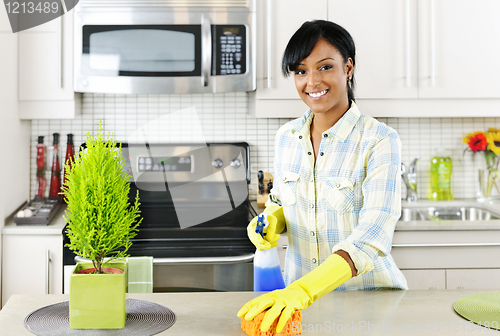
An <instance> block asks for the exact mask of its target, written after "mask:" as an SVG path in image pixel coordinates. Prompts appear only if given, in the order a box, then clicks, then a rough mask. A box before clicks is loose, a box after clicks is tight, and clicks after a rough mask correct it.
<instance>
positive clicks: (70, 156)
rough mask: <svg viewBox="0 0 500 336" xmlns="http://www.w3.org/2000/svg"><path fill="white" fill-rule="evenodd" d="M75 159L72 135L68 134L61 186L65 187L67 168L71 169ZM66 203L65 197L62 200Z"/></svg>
mask: <svg viewBox="0 0 500 336" xmlns="http://www.w3.org/2000/svg"><path fill="white" fill-rule="evenodd" d="M74 158H75V147H74V145H73V134H71V133H70V134H68V142H67V145H66V158H65V159H64V180H63V185H66V179H67V175H68V168H70V169H71V166H72V165H73V160H74ZM64 200H65V201H66V197H65V198H64Z"/></svg>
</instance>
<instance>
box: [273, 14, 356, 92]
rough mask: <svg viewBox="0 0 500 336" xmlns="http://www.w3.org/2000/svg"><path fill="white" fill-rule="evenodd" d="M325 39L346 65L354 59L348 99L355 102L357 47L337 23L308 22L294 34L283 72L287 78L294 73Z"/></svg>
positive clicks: (286, 52)
mask: <svg viewBox="0 0 500 336" xmlns="http://www.w3.org/2000/svg"><path fill="white" fill-rule="evenodd" d="M321 38H324V39H325V40H326V41H327V42H328V43H330V44H331V45H332V46H334V47H335V48H337V50H338V51H339V52H340V54H341V55H342V58H343V59H344V63H345V62H347V59H348V58H349V57H350V58H351V59H352V65H353V74H352V77H351V80H350V81H349V82H348V85H347V86H348V91H347V97H348V99H349V101H351V100H353V101H354V92H353V90H354V66H355V65H356V47H355V46H354V41H353V39H352V37H351V35H350V34H349V32H348V31H347V30H345V29H344V28H342V27H341V26H339V25H338V24H336V23H333V22H331V21H325V20H314V21H307V22H304V24H302V26H301V27H300V28H299V29H298V30H297V31H296V32H295V34H293V36H292V37H291V38H290V41H288V45H287V46H286V48H285V52H284V54H283V61H282V62H281V70H282V72H283V75H284V76H285V77H288V76H289V75H290V72H294V71H295V69H296V68H297V66H298V65H299V64H300V63H301V62H302V60H304V59H305V58H307V57H308V56H309V55H310V54H311V52H312V51H313V49H314V47H315V46H316V44H317V43H318V41H319V40H320V39H321Z"/></svg>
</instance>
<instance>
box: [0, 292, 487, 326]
mask: <svg viewBox="0 0 500 336" xmlns="http://www.w3.org/2000/svg"><path fill="white" fill-rule="evenodd" d="M481 292H486V291H484V290H482V291H481V290H420V291H419V290H408V291H396V290H392V291H347V292H340V291H334V292H331V293H328V294H327V295H325V296H324V297H322V298H321V299H319V300H318V301H316V302H315V303H314V304H313V305H311V307H309V308H308V309H306V310H304V311H303V312H302V313H303V319H302V331H303V335H305V336H307V335H314V336H319V335H331V334H333V333H335V334H346V335H363V336H365V335H384V336H387V335H406V334H410V335H478V334H481V335H482V333H484V332H488V331H489V332H493V330H489V329H486V328H484V327H481V326H478V325H474V324H471V323H470V322H468V321H467V320H465V319H463V318H462V317H460V316H459V315H457V314H456V313H455V312H454V310H453V302H455V300H457V299H459V298H461V297H464V296H466V295H470V294H474V293H481ZM256 295H257V293H254V292H221V293H162V294H129V297H130V298H133V299H140V300H146V301H151V302H156V303H159V304H161V305H164V306H165V307H168V308H170V309H171V310H172V311H173V312H174V313H175V315H176V322H175V324H174V325H173V326H172V327H171V328H169V329H167V330H166V331H164V332H162V333H161V335H171V336H176V335H179V336H180V335H182V336H185V335H196V336H198V335H213V336H224V335H231V336H234V335H240V336H243V335H246V333H245V332H243V331H242V330H241V328H240V319H239V318H238V317H237V316H236V313H237V311H238V310H239V308H240V307H241V306H242V305H243V304H245V303H246V302H247V301H248V300H250V299H252V298H254V297H255V296H256ZM67 300H69V295H13V296H12V297H11V298H10V300H9V301H8V302H7V304H6V305H5V307H4V308H3V309H2V311H0V331H1V333H2V335H3V334H5V335H32V334H31V333H30V332H29V331H28V330H27V329H25V327H24V323H23V321H24V318H25V317H26V316H27V315H28V314H29V313H31V312H32V311H34V310H36V309H39V308H42V307H44V306H47V305H50V304H54V303H57V302H62V301H67ZM342 331H343V332H342Z"/></svg>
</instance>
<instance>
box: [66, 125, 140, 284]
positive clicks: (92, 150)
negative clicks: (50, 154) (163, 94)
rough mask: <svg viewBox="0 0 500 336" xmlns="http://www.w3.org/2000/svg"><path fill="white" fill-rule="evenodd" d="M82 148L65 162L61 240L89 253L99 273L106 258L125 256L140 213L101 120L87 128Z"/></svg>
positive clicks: (117, 146)
mask: <svg viewBox="0 0 500 336" xmlns="http://www.w3.org/2000/svg"><path fill="white" fill-rule="evenodd" d="M86 146H87V148H86V149H84V150H81V151H80V152H79V153H78V154H76V155H75V158H74V160H73V162H72V164H71V165H70V164H67V165H66V166H65V169H66V170H67V172H68V173H67V180H66V183H65V184H64V185H63V187H62V194H63V195H64V196H65V197H66V199H67V201H66V202H67V204H68V208H67V210H66V213H65V219H66V221H67V223H68V227H67V234H68V238H69V239H70V243H69V244H67V245H66V246H68V247H69V248H70V249H71V250H72V251H74V252H75V254H77V255H79V256H81V257H83V258H87V259H90V260H91V261H92V263H93V265H94V268H95V273H97V274H102V273H103V267H104V266H105V264H106V263H108V262H111V261H113V260H116V259H119V258H124V257H127V256H128V254H127V251H128V249H129V248H130V246H131V245H132V242H131V241H130V239H131V238H133V237H135V235H136V234H137V227H138V226H139V224H140V222H141V221H142V218H139V217H140V210H139V205H140V203H139V191H137V194H136V198H135V203H134V204H130V203H129V197H128V195H129V191H130V185H129V176H128V175H127V173H126V172H125V169H124V165H125V158H124V157H123V155H122V153H121V143H120V144H117V142H116V141H115V140H114V136H113V134H112V133H108V137H107V139H105V137H104V132H103V126H102V121H101V122H100V123H99V126H98V128H97V134H96V135H95V136H92V135H90V133H87V138H86Z"/></svg>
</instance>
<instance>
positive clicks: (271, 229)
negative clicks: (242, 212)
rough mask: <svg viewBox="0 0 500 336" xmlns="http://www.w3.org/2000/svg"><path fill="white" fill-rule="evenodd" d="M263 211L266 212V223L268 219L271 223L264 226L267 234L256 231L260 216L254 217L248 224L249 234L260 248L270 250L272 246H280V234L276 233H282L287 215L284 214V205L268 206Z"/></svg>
mask: <svg viewBox="0 0 500 336" xmlns="http://www.w3.org/2000/svg"><path fill="white" fill-rule="evenodd" d="M263 213H264V214H265V218H264V223H265V222H266V221H267V222H268V223H269V225H267V227H266V228H264V232H265V233H266V235H265V236H264V237H262V236H261V235H260V234H259V233H256V232H255V228H256V227H257V219H258V216H257V217H254V219H252V221H251V222H250V224H248V226H247V234H248V238H250V241H251V242H252V243H253V244H254V245H255V247H256V248H258V249H259V250H269V249H270V248H271V247H275V246H278V239H280V235H279V234H276V232H278V233H280V232H282V231H283V229H284V228H285V216H284V215H283V207H281V206H278V205H273V206H268V207H267V208H266V209H264V211H263Z"/></svg>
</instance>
